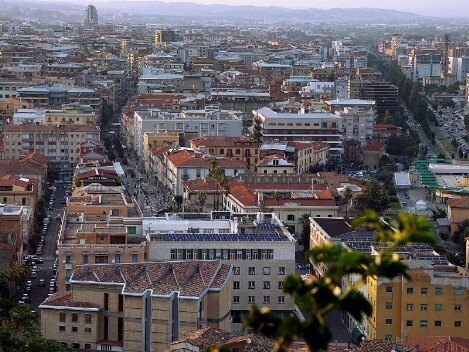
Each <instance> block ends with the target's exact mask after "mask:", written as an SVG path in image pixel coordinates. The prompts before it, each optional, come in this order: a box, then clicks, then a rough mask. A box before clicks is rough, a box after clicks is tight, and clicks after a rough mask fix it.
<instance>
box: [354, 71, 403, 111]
mask: <svg viewBox="0 0 469 352" xmlns="http://www.w3.org/2000/svg"><path fill="white" fill-rule="evenodd" d="M348 98H349V99H363V100H373V101H375V102H376V115H377V116H379V117H384V115H385V113H386V110H388V111H389V113H390V114H391V115H398V114H399V96H398V89H397V87H396V86H394V85H392V84H390V83H388V82H383V81H371V80H353V79H351V80H349V81H348Z"/></svg>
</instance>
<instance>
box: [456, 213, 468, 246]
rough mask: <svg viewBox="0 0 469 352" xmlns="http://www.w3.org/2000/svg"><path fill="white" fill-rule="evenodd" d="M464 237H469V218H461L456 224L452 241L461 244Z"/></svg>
mask: <svg viewBox="0 0 469 352" xmlns="http://www.w3.org/2000/svg"><path fill="white" fill-rule="evenodd" d="M466 237H469V219H466V220H463V221H461V222H460V223H459V224H458V227H457V229H456V231H455V232H454V234H453V242H454V243H457V244H463V243H464V238H466Z"/></svg>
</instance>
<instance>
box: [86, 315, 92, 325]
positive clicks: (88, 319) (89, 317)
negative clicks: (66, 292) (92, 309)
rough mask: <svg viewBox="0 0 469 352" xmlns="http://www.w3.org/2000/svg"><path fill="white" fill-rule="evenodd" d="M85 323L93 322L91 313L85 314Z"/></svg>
mask: <svg viewBox="0 0 469 352" xmlns="http://www.w3.org/2000/svg"><path fill="white" fill-rule="evenodd" d="M85 323H87V324H90V323H91V314H85Z"/></svg>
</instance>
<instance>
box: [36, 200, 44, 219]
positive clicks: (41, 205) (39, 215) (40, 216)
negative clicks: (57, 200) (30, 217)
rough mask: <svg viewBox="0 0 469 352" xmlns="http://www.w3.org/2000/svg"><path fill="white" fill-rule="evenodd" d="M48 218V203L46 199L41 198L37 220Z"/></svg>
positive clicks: (38, 204)
mask: <svg viewBox="0 0 469 352" xmlns="http://www.w3.org/2000/svg"><path fill="white" fill-rule="evenodd" d="M46 216H47V207H46V201H45V200H44V198H42V197H41V198H39V199H38V200H37V203H36V219H40V220H42V219H44V218H45V217H46Z"/></svg>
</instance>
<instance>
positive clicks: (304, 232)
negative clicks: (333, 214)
mask: <svg viewBox="0 0 469 352" xmlns="http://www.w3.org/2000/svg"><path fill="white" fill-rule="evenodd" d="M298 223H299V224H300V225H301V238H300V240H299V241H298V242H299V244H300V245H302V246H303V253H307V251H308V250H309V236H310V232H311V231H310V222H309V214H308V213H304V214H303V215H301V216H300V218H299V219H298Z"/></svg>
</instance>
